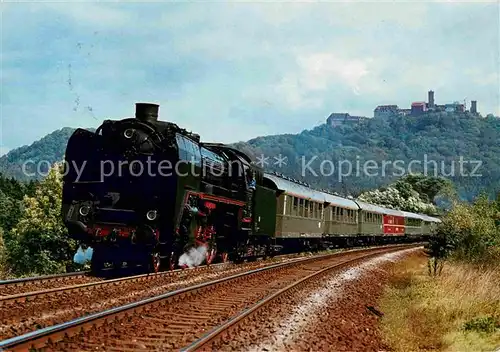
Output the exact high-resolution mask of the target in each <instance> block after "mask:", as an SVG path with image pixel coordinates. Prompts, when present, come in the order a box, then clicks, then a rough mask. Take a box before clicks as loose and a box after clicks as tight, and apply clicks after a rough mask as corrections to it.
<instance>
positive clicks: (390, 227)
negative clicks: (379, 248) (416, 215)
mask: <svg viewBox="0 0 500 352" xmlns="http://www.w3.org/2000/svg"><path fill="white" fill-rule="evenodd" d="M383 225H384V235H392V236H404V234H405V218H404V216H403V215H401V216H399V215H387V214H384V223H383Z"/></svg>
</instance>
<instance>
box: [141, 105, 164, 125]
mask: <svg viewBox="0 0 500 352" xmlns="http://www.w3.org/2000/svg"><path fill="white" fill-rule="evenodd" d="M159 109H160V105H158V104H151V103H136V104H135V118H136V119H138V120H140V121H142V122H149V123H154V122H156V121H158V110H159Z"/></svg>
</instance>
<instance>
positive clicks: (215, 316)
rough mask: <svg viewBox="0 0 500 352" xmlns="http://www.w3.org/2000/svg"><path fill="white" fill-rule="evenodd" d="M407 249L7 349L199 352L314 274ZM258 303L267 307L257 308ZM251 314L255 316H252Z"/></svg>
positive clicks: (65, 327)
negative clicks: (185, 351) (186, 351)
mask: <svg viewBox="0 0 500 352" xmlns="http://www.w3.org/2000/svg"><path fill="white" fill-rule="evenodd" d="M405 248H408V246H405V245H398V246H389V247H384V248H380V247H379V248H371V249H368V250H359V251H349V252H344V253H336V254H333V255H325V256H316V257H311V258H306V259H302V260H294V261H288V262H285V263H279V264H275V265H271V266H266V267H262V268H258V269H254V270H251V271H246V272H243V273H239V274H236V275H232V276H227V277H224V278H220V279H217V280H214V281H211V282H208V283H202V284H198V285H194V286H190V287H186V288H182V289H180V290H177V291H173V292H169V293H166V294H162V295H159V296H156V297H151V298H148V299H145V300H142V301H139V302H135V303H130V304H127V305H124V306H121V307H116V308H113V309H109V310H106V311H102V312H99V313H96V314H91V315H88V316H85V317H82V318H78V319H75V320H72V321H69V322H66V323H63V324H59V325H55V326H52V327H48V328H45V329H41V330H38V331H34V332H31V333H29V334H26V335H22V336H18V337H14V338H12V339H9V340H5V341H3V342H1V343H0V348H4V349H5V350H28V349H29V348H32V347H35V348H43V349H44V350H47V351H61V350H78V351H86V350H89V351H90V350H92V351H96V350H106V351H135V350H145V349H146V350H160V351H164V350H178V349H181V348H187V349H189V350H194V349H196V348H198V347H202V346H207V344H208V343H209V342H210V341H211V340H213V339H214V338H217V337H218V336H220V335H221V334H222V332H223V331H224V330H225V329H226V328H229V327H230V326H232V323H231V322H235V321H238V320H241V319H243V318H242V312H243V314H245V313H244V312H253V311H255V310H256V309H257V308H258V304H263V303H262V302H266V300H267V301H268V300H270V299H271V298H272V297H273V296H276V295H279V294H281V293H282V292H284V291H283V289H285V288H291V287H292V286H293V285H295V284H297V283H298V282H303V281H304V280H306V279H307V278H312V277H313V276H312V275H313V274H315V275H316V274H318V273H321V272H326V271H327V270H331V269H332V268H335V267H338V266H341V265H348V264H349V263H353V262H355V261H359V260H362V259H365V258H368V257H372V256H376V255H379V254H382V253H387V252H391V251H397V250H400V249H405ZM256 302H261V303H257V305H256ZM247 310H249V311H247Z"/></svg>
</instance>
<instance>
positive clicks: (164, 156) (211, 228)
mask: <svg viewBox="0 0 500 352" xmlns="http://www.w3.org/2000/svg"><path fill="white" fill-rule="evenodd" d="M158 112H159V105H157V104H149V103H137V104H136V111H135V118H125V119H122V120H105V121H104V122H103V123H102V125H101V126H99V128H98V129H97V130H96V131H95V132H90V131H87V130H84V129H77V130H76V131H75V132H74V133H73V135H72V136H71V137H70V139H69V141H68V144H67V148H66V153H65V165H66V167H67V168H68V169H67V170H65V171H66V172H65V175H64V177H63V206H62V216H63V220H64V223H65V225H66V226H67V228H68V232H69V234H70V236H71V237H72V238H74V239H75V240H77V241H78V242H79V243H81V244H83V245H84V246H89V247H92V248H93V255H92V260H91V267H92V270H93V271H94V272H95V273H96V272H99V271H101V270H102V269H104V268H105V267H107V266H110V265H111V266H114V267H122V266H124V265H126V266H127V267H140V268H143V269H144V270H145V271H147V272H158V271H160V270H164V269H173V268H175V267H178V266H182V265H193V263H190V261H199V262H200V261H203V262H206V263H212V262H214V261H222V262H224V261H227V260H229V259H230V258H231V260H236V261H238V260H243V259H244V258H255V257H257V256H262V255H264V256H266V255H272V254H273V253H274V252H275V247H274V246H273V243H272V241H271V235H272V234H273V233H274V216H275V213H274V211H273V209H272V208H271V209H268V207H269V205H270V204H271V206H272V204H273V203H275V201H276V199H275V195H274V192H273V191H272V190H269V189H267V188H266V187H263V186H262V182H263V172H262V170H261V169H260V168H258V167H256V166H255V165H253V164H252V163H251V160H250V159H249V157H248V156H247V155H245V154H243V153H241V152H240V151H238V150H236V149H233V148H231V147H228V146H225V145H223V144H215V143H201V142H200V137H199V136H198V135H196V134H194V133H190V132H188V131H186V130H185V129H182V128H180V127H179V126H177V125H176V124H174V123H171V122H165V121H160V120H158ZM193 251H196V253H194V254H196V255H194V254H193ZM186 256H187V257H186ZM183 257H185V258H183ZM200 257H201V259H200ZM196 264H200V263H194V265H196Z"/></svg>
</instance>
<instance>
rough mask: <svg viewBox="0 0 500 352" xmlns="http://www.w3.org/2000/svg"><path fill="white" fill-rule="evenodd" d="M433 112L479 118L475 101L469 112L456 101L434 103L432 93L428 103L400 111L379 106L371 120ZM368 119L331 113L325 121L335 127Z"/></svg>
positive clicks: (472, 102)
mask: <svg viewBox="0 0 500 352" xmlns="http://www.w3.org/2000/svg"><path fill="white" fill-rule="evenodd" d="M433 112H459V113H460V112H462V113H465V112H469V113H471V114H473V115H476V116H479V113H478V112H477V101H476V100H472V101H471V106H470V110H466V106H465V103H464V104H461V103H459V102H458V101H455V102H453V103H448V104H443V105H439V104H436V103H435V101H434V91H432V90H430V91H429V92H428V101H427V102H425V101H415V102H413V103H411V106H410V108H409V109H400V108H399V107H398V106H397V105H379V106H377V107H376V108H375V110H374V111H373V118H376V119H387V118H390V117H397V116H400V117H402V116H415V117H417V116H422V115H425V114H428V113H433ZM366 119H369V117H366V116H351V115H349V114H348V113H336V112H334V113H332V114H330V116H328V118H327V119H326V123H327V125H329V126H332V127H336V126H339V125H342V124H357V123H359V122H361V121H363V120H366Z"/></svg>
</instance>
